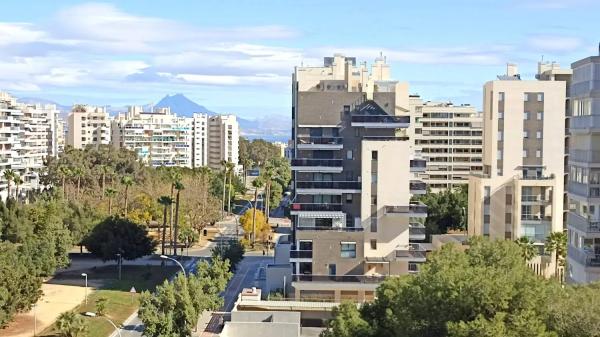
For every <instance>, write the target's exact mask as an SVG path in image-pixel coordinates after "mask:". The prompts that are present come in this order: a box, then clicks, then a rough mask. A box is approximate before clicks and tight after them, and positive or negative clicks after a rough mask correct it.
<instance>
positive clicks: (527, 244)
mask: <svg viewBox="0 0 600 337" xmlns="http://www.w3.org/2000/svg"><path fill="white" fill-rule="evenodd" d="M515 242H516V243H517V245H519V247H521V255H523V258H524V259H525V261H529V260H531V259H533V257H534V256H536V255H537V249H536V248H535V245H534V244H533V241H531V240H530V239H529V238H528V237H526V236H522V237H520V238H519V239H517V240H515Z"/></svg>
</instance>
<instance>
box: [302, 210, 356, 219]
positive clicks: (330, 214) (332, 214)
mask: <svg viewBox="0 0 600 337" xmlns="http://www.w3.org/2000/svg"><path fill="white" fill-rule="evenodd" d="M295 213H296V215H298V217H299V218H311V219H316V218H326V219H337V218H344V216H345V214H344V212H311V211H295Z"/></svg>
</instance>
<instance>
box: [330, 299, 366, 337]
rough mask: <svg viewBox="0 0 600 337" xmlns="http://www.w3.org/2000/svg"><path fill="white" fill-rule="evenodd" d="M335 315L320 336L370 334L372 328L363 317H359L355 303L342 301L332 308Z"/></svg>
mask: <svg viewBox="0 0 600 337" xmlns="http://www.w3.org/2000/svg"><path fill="white" fill-rule="evenodd" d="M332 314H333V316H334V317H335V319H334V320H332V321H331V322H330V323H329V325H328V329H327V330H325V331H323V333H322V334H321V336H322V337H355V336H361V337H362V336H364V337H368V336H372V335H373V334H372V329H371V326H369V323H367V322H366V321H365V320H364V319H362V318H361V317H360V312H359V311H358V308H357V307H356V304H355V303H351V302H343V303H342V304H341V305H340V306H339V307H336V308H334V309H333V312H332Z"/></svg>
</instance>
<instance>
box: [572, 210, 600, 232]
mask: <svg viewBox="0 0 600 337" xmlns="http://www.w3.org/2000/svg"><path fill="white" fill-rule="evenodd" d="M568 224H569V226H572V227H574V228H576V229H579V230H581V231H583V232H588V233H600V220H597V219H587V218H585V217H582V216H581V215H579V214H575V213H569V215H568Z"/></svg>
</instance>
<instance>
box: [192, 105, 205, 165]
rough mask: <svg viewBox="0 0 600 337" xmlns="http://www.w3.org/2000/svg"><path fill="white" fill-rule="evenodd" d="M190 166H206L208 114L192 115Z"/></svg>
mask: <svg viewBox="0 0 600 337" xmlns="http://www.w3.org/2000/svg"><path fill="white" fill-rule="evenodd" d="M192 158H193V160H192V166H193V167H202V166H208V116H207V115H206V114H199V113H195V114H194V115H193V117H192Z"/></svg>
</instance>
